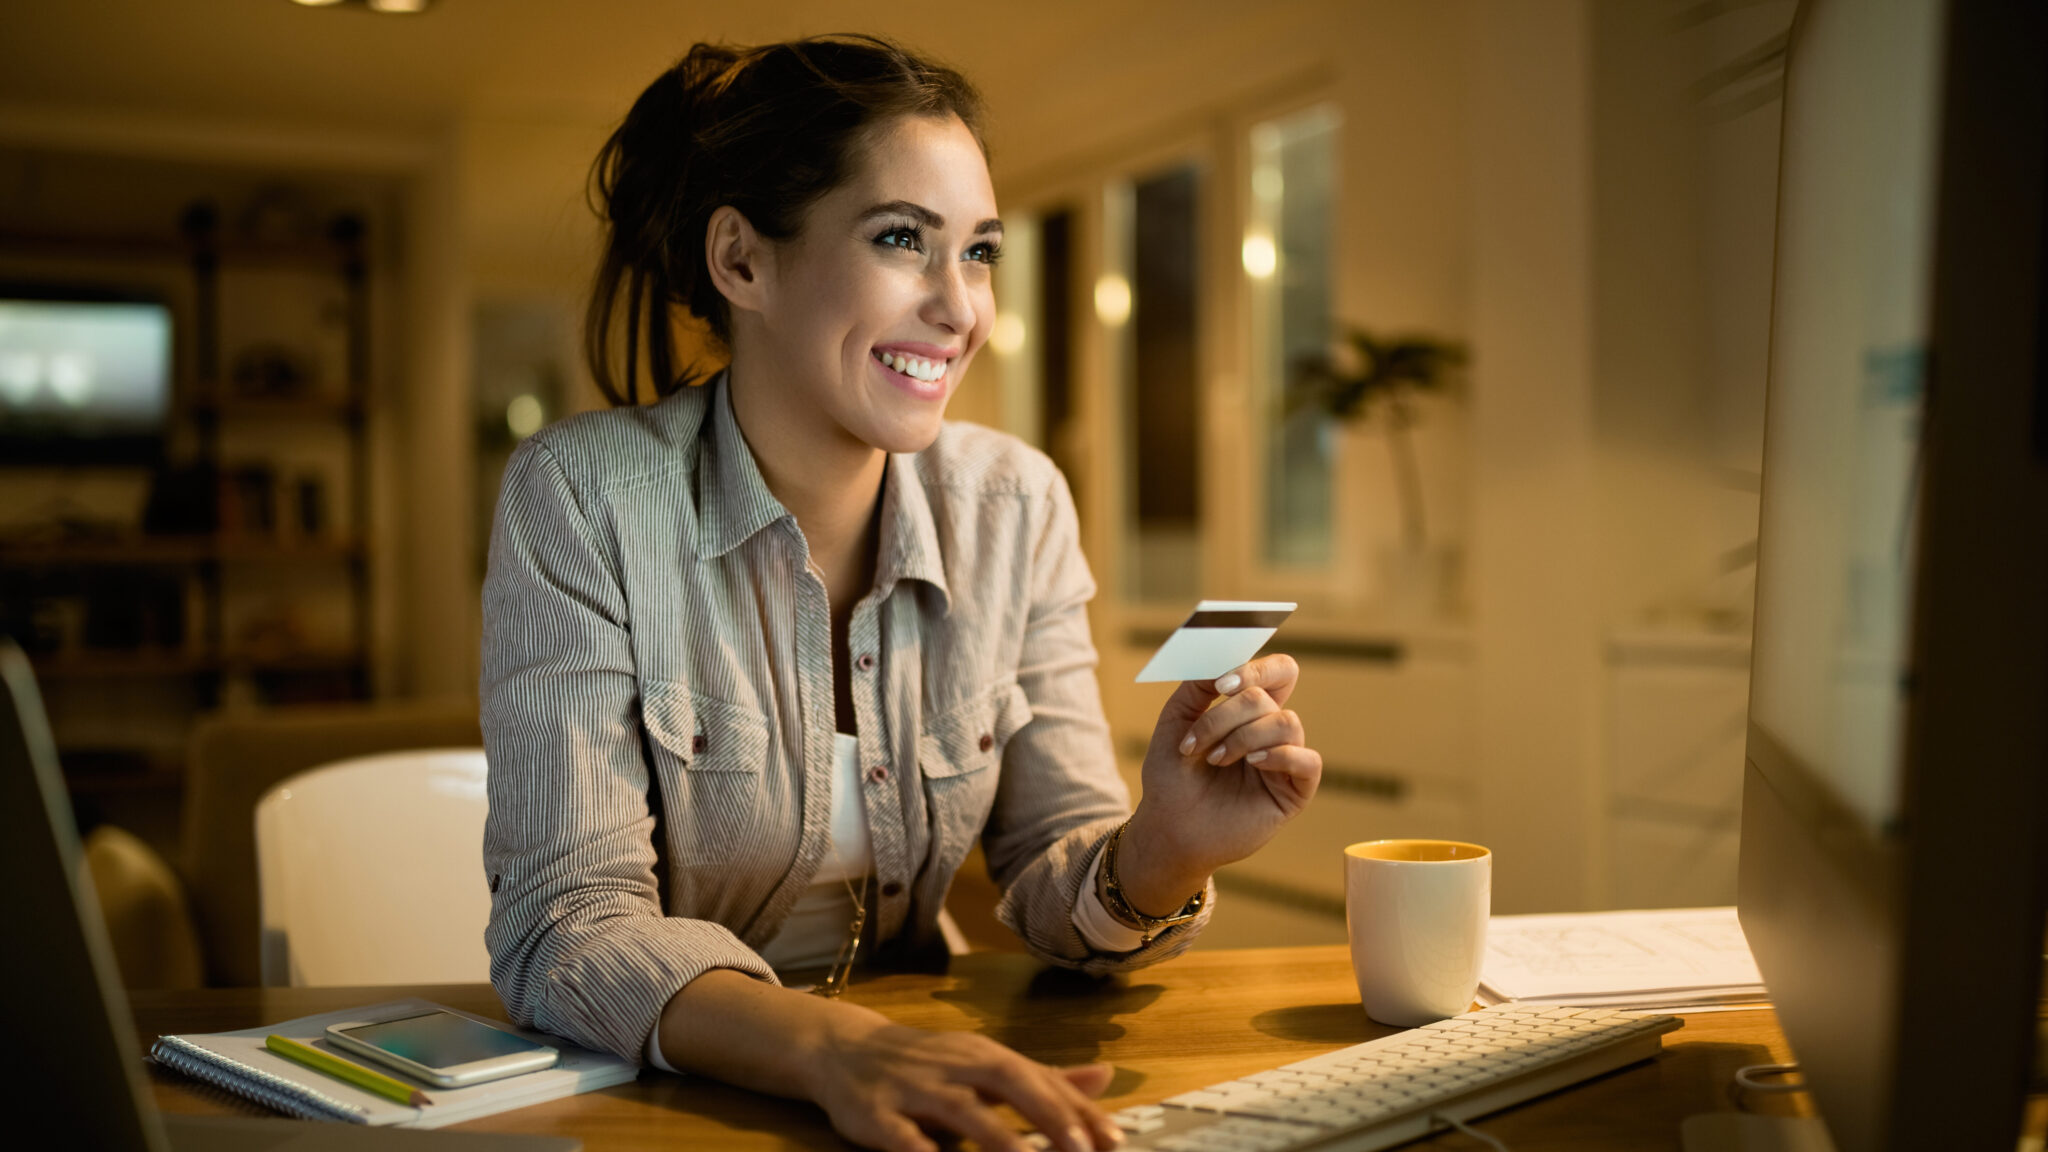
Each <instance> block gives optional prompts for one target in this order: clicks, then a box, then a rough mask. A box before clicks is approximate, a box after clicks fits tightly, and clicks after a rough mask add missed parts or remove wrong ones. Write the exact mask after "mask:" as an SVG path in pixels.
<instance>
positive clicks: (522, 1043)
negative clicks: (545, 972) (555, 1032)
mask: <svg viewBox="0 0 2048 1152" xmlns="http://www.w3.org/2000/svg"><path fill="white" fill-rule="evenodd" d="M341 1031H342V1032H343V1033H345V1034H346V1035H348V1036H349V1037H350V1038H352V1039H355V1040H360V1041H362V1042H363V1043H365V1044H369V1045H373V1046H375V1047H378V1048H382V1049H383V1050H384V1051H386V1052H389V1053H391V1054H392V1055H394V1056H403V1057H405V1058H406V1059H407V1060H410V1061H412V1062H413V1063H415V1064H423V1065H425V1066H427V1067H429V1068H452V1067H454V1066H455V1065H457V1064H472V1063H475V1062H476V1061H478V1060H489V1059H491V1058H492V1057H494V1056H512V1055H516V1054H518V1053H521V1052H532V1051H534V1050H536V1049H538V1048H540V1047H542V1046H541V1045H539V1044H535V1043H534V1042H533V1041H531V1040H528V1039H526V1038H524V1037H521V1036H514V1035H513V1034H512V1033H510V1032H506V1031H503V1030H501V1029H497V1028H492V1027H489V1026H488V1025H484V1024H479V1023H477V1022H476V1021H474V1020H471V1019H468V1018H467V1017H463V1016H457V1015H455V1014H453V1013H450V1012H429V1013H427V1014H426V1015H424V1016H408V1017H406V1018H404V1019H402V1020H385V1021H381V1022H379V1023H376V1024H365V1025H363V1026H362V1027H360V1028H344V1029H342V1030H341Z"/></svg>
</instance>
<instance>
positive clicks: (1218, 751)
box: [1209, 744, 1223, 764]
mask: <svg viewBox="0 0 2048 1152" xmlns="http://www.w3.org/2000/svg"><path fill="white" fill-rule="evenodd" d="M1209 763H1211V764H1221V763H1223V745H1221V744H1218V745H1217V746H1216V747H1214V748H1211V749H1210V750H1209Z"/></svg>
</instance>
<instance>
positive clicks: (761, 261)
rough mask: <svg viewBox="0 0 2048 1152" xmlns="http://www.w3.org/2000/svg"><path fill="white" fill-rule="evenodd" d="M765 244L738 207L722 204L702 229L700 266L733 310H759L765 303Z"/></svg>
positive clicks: (767, 262) (766, 253)
mask: <svg viewBox="0 0 2048 1152" xmlns="http://www.w3.org/2000/svg"><path fill="white" fill-rule="evenodd" d="M767 256H768V251H767V243H766V241H765V239H764V238H763V237H762V236H761V234H760V233H759V232H756V231H754V226H753V224H752V223H750V222H749V221H748V220H747V218H746V217H745V216H742V215H740V210H739V209H737V208H735V207H733V206H732V205H730V204H722V205H720V206H719V207H718V208H717V210H715V211H713V212H712V213H711V222H710V223H709V224H708V225H707V226H706V227H705V229H704V265H705V267H706V268H708V269H709V270H710V272H711V283H712V285H713V286H715V287H716V288H717V289H718V292H719V295H721V296H724V297H725V301H726V303H727V304H728V305H730V306H731V307H732V308H733V309H734V310H736V311H741V312H759V311H761V310H762V307H763V305H764V304H765V303H766V289H767V277H768V270H769V261H768V259H767Z"/></svg>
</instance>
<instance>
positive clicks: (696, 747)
mask: <svg viewBox="0 0 2048 1152" xmlns="http://www.w3.org/2000/svg"><path fill="white" fill-rule="evenodd" d="M705 743H706V741H705V739H704V734H703V733H702V732H699V733H697V734H696V735H695V736H692V737H690V751H692V752H695V753H697V754H698V755H699V756H702V755H703V754H704V745H705Z"/></svg>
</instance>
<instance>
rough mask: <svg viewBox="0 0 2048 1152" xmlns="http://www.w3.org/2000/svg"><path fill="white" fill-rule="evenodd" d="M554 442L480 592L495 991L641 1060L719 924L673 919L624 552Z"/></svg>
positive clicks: (525, 465) (528, 477) (504, 513)
mask: <svg viewBox="0 0 2048 1152" xmlns="http://www.w3.org/2000/svg"><path fill="white" fill-rule="evenodd" d="M595 512H596V510H594V509H592V508H589V507H586V506H585V504H584V503H583V502H582V501H581V499H580V498H579V494H578V491H577V488H576V486H575V485H574V484H573V483H572V482H571V479H570V475H569V473H568V472H567V471H565V469H564V467H563V465H562V462H561V461H560V460H558V459H557V458H556V456H555V455H554V454H553V453H551V452H550V450H549V449H548V447H547V446H546V443H545V437H542V438H536V439H534V440H529V441H527V443H526V444H524V445H523V446H522V447H521V448H520V450H519V451H518V452H516V453H515V454H514V455H513V458H512V461H511V463H510V464H509V465H508V466H507V468H506V473H505V481H504V487H503V489H502V492H501V494H500V497H499V503H498V513H497V518H496V521H495V524H494V526H493V528H492V532H491V549H490V563H489V568H488V571H487V574H486V576H485V579H484V595H483V638H484V650H483V681H482V685H481V695H482V706H483V732H484V745H485V749H486V752H487V753H488V755H489V760H490V816H489V819H488V821H487V823H486V824H485V830H484V865H485V869H486V871H487V873H488V875H489V877H490V884H491V890H492V895H491V918H490V924H489V926H488V927H487V928H486V930H485V936H484V940H485V944H486V946H487V947H488V949H489V951H490V955H491V982H492V983H493V984H494V985H495V986H496V988H497V991H498V994H499V996H500V997H501V998H502V999H503V1000H504V1003H505V1007H506V1010H507V1011H508V1012H509V1013H510V1014H511V1016H512V1018H513V1020H514V1021H515V1022H517V1023H519V1024H521V1025H526V1026H531V1027H534V1028H538V1029H540V1030H542V1031H545V1032H549V1033H552V1034H554V1035H557V1036H561V1037H563V1038H565V1039H568V1040H571V1041H573V1042H575V1043H577V1044H581V1045H584V1046H587V1047H592V1048H598V1049H602V1050H605V1051H608V1052H612V1053H616V1054H617V1055H619V1056H622V1057H625V1058H627V1059H630V1060H635V1061H637V1060H640V1059H642V1058H643V1056H644V1055H645V1051H646V1045H647V1038H648V1036H649V1034H650V1032H651V1031H652V1029H653V1028H654V1025H655V1023H656V1021H657V1020H658V1018H659V1016H660V1014H661V1010H662V1008H663V1006H664V1005H666V1004H667V1003H668V1001H669V999H670V998H671V997H673V996H674V995H675V993H676V992H677V991H678V990H680V989H681V988H682V987H683V986H684V985H686V984H688V983H689V982H690V981H692V980H694V979H695V978H696V977H697V976H699V975H701V974H702V973H704V972H706V971H709V970H711V969H714V968H731V969H736V970H739V971H742V972H745V973H747V974H749V975H752V976H755V977H757V978H759V979H762V980H766V981H770V982H772V981H774V979H775V976H774V973H773V971H772V970H771V969H770V968H769V967H768V965H767V964H766V963H765V962H763V961H762V959H761V958H760V956H759V955H758V954H756V953H755V952H753V951H752V950H751V949H749V948H747V947H746V946H745V945H744V944H742V943H741V942H740V940H739V938H738V937H737V936H735V935H734V934H733V933H732V932H731V931H729V930H728V929H726V928H725V927H723V926H721V925H718V924H715V923H712V922H710V921H705V920H691V919H686V918H682V917H671V916H667V915H664V909H663V908H662V905H661V892H660V886H659V884H658V883H657V881H656V875H655V869H656V867H657V853H656V850H655V845H654V837H655V836H656V835H657V834H658V833H657V828H656V823H657V821H656V818H655V813H654V808H653V807H652V806H651V805H650V803H649V799H648V787H649V770H648V760H647V753H646V750H645V748H644V746H643V743H642V740H643V736H642V732H643V728H642V725H641V722H640V716H639V709H640V700H639V690H638V687H637V681H636V679H635V675H634V662H633V651H632V645H631V627H632V623H631V620H630V618H629V615H628V611H627V601H626V595H625V592H624V590H623V589H622V587H621V583H620V577H619V566H618V551H617V549H618V545H617V541H616V539H614V538H613V536H612V535H611V533H610V531H609V528H608V526H607V524H606V522H605V520H604V518H603V517H602V516H601V515H596V514H594V513H595Z"/></svg>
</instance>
